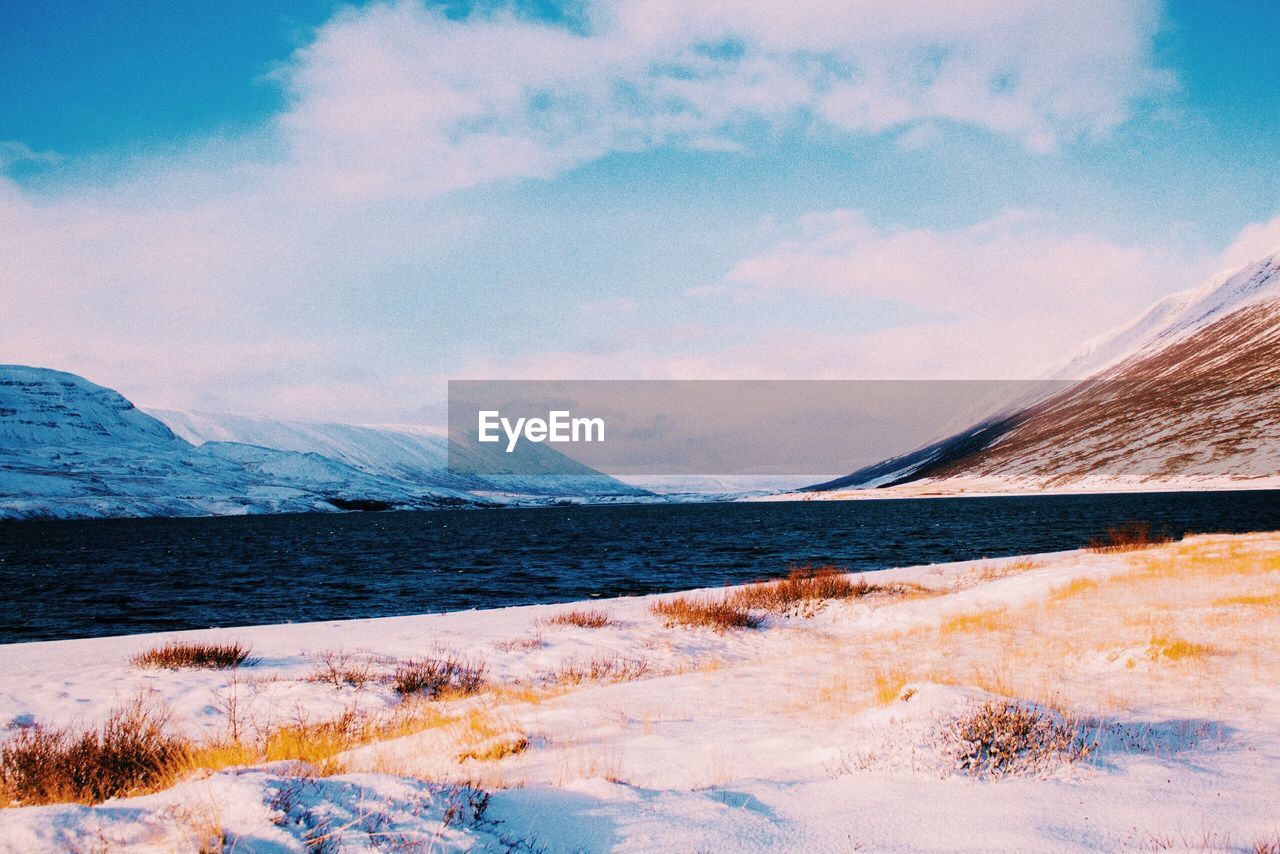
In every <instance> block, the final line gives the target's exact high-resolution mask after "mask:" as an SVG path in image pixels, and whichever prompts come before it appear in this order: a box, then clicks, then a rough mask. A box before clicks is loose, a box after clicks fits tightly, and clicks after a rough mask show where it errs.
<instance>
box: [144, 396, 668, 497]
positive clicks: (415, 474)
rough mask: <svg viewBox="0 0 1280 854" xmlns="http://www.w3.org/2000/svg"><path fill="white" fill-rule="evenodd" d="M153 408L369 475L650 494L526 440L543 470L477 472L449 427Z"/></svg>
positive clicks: (188, 425)
mask: <svg viewBox="0 0 1280 854" xmlns="http://www.w3.org/2000/svg"><path fill="white" fill-rule="evenodd" d="M148 411H149V412H150V413H151V414H152V415H154V416H155V417H156V418H159V419H160V420H161V421H163V422H165V424H167V425H168V426H169V427H170V428H171V429H172V430H173V431H174V432H175V433H177V434H178V435H179V436H181V437H182V438H184V439H186V440H187V441H188V442H191V443H192V444H195V445H203V444H204V443H206V442H238V443H241V444H247V445H258V446H261V447H266V448H275V449H277V450H281V451H296V452H299V453H310V454H323V455H324V456H326V457H329V458H330V459H333V460H337V461H338V462H341V463H344V464H345V465H348V466H351V467H352V468H356V469H359V470H360V471H362V472H365V473H367V474H370V475H374V476H377V477H382V478H390V479H392V480H395V481H403V482H405V483H408V484H414V485H419V486H431V487H435V488H441V489H450V490H457V491H470V492H476V493H484V494H486V495H489V496H491V497H498V496H503V497H517V498H518V497H525V498H536V497H542V496H551V497H559V498H563V497H580V498H585V499H596V498H603V497H640V496H643V495H646V494H647V493H646V491H645V490H644V489H641V488H638V487H634V486H628V485H627V484H625V483H622V482H621V481H618V480H615V479H613V478H611V477H608V476H606V475H602V474H600V473H598V472H594V471H592V470H591V469H588V468H586V467H585V466H582V465H580V464H578V463H576V462H574V461H573V460H571V459H569V458H568V457H566V456H564V455H563V454H561V453H559V452H558V451H556V450H554V449H552V448H551V447H549V446H547V445H545V444H543V445H538V444H527V445H526V446H524V447H522V448H521V450H520V453H521V454H524V455H538V460H537V462H536V464H534V463H531V464H529V465H527V466H526V467H527V468H528V469H530V470H533V471H537V472H539V474H537V475H516V474H510V475H497V474H495V475H489V474H486V475H478V474H474V473H472V472H470V471H468V470H467V466H465V465H455V466H454V467H453V468H452V469H451V468H450V467H449V451H450V449H449V440H448V436H447V434H446V432H445V431H444V430H443V429H435V428H431V427H422V426H416V425H403V424H389V425H366V424H337V423H315V422H303V421H284V420H280V419H274V418H263V417H257V416H247V415H232V414H228V413H214V412H193V411H182V410H175V409H150V410H148ZM465 452H466V449H465V448H460V447H458V446H455V447H454V449H453V453H455V454H458V453H465ZM525 459H527V456H526V457H525ZM472 468H478V467H474V466H473V467H472ZM543 472H545V474H543Z"/></svg>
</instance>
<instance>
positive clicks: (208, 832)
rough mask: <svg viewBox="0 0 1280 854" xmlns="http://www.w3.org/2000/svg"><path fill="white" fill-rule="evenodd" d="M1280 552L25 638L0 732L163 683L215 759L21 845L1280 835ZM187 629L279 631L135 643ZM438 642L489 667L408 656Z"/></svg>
mask: <svg viewBox="0 0 1280 854" xmlns="http://www.w3.org/2000/svg"><path fill="white" fill-rule="evenodd" d="M1278 560H1280V536H1277V535H1276V534H1252V535H1246V536H1237V537H1228V536H1203V537H1195V538H1189V539H1187V540H1184V541H1181V542H1178V543H1170V544H1167V545H1164V546H1161V547H1158V548H1148V549H1138V550H1135V551H1130V552H1114V551H1113V552H1107V553H1089V552H1067V553H1062V554H1056V555H1040V556H1035V557H1023V558H1004V559H999V560H990V561H978V562H972V563H963V564H949V565H937V566H924V567H910V568H899V569H889V570H883V571H880V572H874V573H866V574H865V575H862V576H860V577H859V579H857V580H860V581H863V582H865V583H866V585H867V586H866V587H862V588H859V587H851V588H849V589H848V590H846V591H845V592H841V591H840V590H839V589H837V588H832V589H831V590H829V591H828V592H826V593H824V594H821V593H819V591H818V590H816V589H815V590H811V591H810V594H811V595H810V596H809V597H808V598H798V595H799V594H798V593H797V592H796V591H794V589H793V592H792V594H791V595H790V596H789V597H786V596H779V597H776V598H773V597H757V598H756V599H755V600H754V601H756V602H757V603H758V604H757V607H756V608H755V610H754V611H751V612H750V613H751V614H752V615H753V616H754V622H753V624H754V627H742V626H740V627H736V628H727V629H726V628H724V627H723V626H721V627H720V630H719V631H717V630H716V629H715V627H714V625H701V624H697V623H694V624H692V625H690V624H688V623H678V622H676V621H674V620H672V619H670V618H667V617H664V616H663V614H662V613H656V612H655V611H654V606H655V605H656V604H657V603H659V602H666V603H671V602H673V601H677V597H673V596H670V595H667V596H662V597H627V598H623V599H613V600H593V601H592V602H590V603H582V604H578V605H572V604H562V605H537V606H530V607H522V608H506V609H500V610H493V611H464V612H457V613H451V614H435V615H427V616H408V617H394V618H388V619H374V620H353V621H336V622H326V623H309V624H292V625H274V626H257V627H242V628H234V629H230V628H229V629H213V630H204V631H199V632H182V633H172V634H166V635H134V636H125V637H115V638H97V639H93V640H71V641H54V642H47V643H28V644H16V645H13V646H7V647H3V648H0V652H2V653H3V655H0V738H6V739H18V738H21V737H22V733H23V732H24V731H31V730H32V727H33V725H44V726H47V727H53V728H58V727H69V728H71V731H72V732H78V731H80V730H81V729H84V728H89V727H93V726H101V725H102V724H103V722H105V721H106V720H107V719H108V718H109V716H110V715H111V714H112V710H113V709H114V708H119V707H120V706H122V705H125V704H127V703H129V702H130V701H131V699H132V698H134V697H137V696H143V697H146V698H148V699H149V700H150V701H152V702H153V703H155V704H156V706H157V707H158V708H159V709H162V710H165V711H167V712H168V713H170V714H171V717H169V718H168V719H167V720H168V726H169V727H170V728H171V730H172V731H174V732H176V733H181V734H182V736H184V737H186V738H187V739H189V740H190V742H191V745H192V747H193V751H192V754H191V755H192V756H194V757H195V759H194V760H193V761H192V763H191V764H192V766H194V767H195V768H197V769H201V770H197V771H191V770H190V769H189V768H188V769H184V773H182V774H181V775H179V779H177V780H176V781H174V783H176V785H171V784H170V781H168V780H164V781H162V782H161V783H159V784H156V785H155V786H153V787H152V788H153V789H154V791H153V793H151V794H146V793H145V792H146V789H145V788H144V789H143V791H142V792H139V793H138V794H139V795H140V796H138V797H117V798H112V799H111V800H107V801H106V802H105V803H100V804H97V805H94V806H88V805H85V804H82V803H53V804H48V805H44V806H37V805H31V806H22V807H15V808H10V809H4V810H0V850H5V851H23V852H43V851H50V852H53V851H68V850H111V851H138V852H157V851H186V850H206V851H207V850H223V851H273V852H274V851H279V852H294V851H296V852H305V851H318V850H325V851H328V850H332V851H339V850H340V851H386V850H397V851H402V850H415V851H416V850H424V851H441V852H443V851H507V852H511V851H555V852H560V851H590V852H597V851H644V852H648V851H653V852H658V851H661V852H668V851H716V852H719V851H769V852H772V851H789V852H812V851H823V852H826V851H833V852H834V851H840V852H843V851H940V850H945V851H953V850H965V851H1081V852H1092V851H1155V850H1161V851H1163V850H1178V851H1188V850H1190V851H1204V850H1211V851H1240V852H1247V851H1267V852H1270V851H1275V850H1276V846H1277V843H1278V842H1280V803H1277V799H1276V797H1275V792H1276V785H1275V777H1276V771H1275V769H1276V767H1277V764H1278V763H1280V717H1278V716H1277V715H1276V714H1275V708H1276V703H1277V699H1278V697H1280V694H1278V691H1277V686H1278V685H1280V647H1277V645H1276V644H1275V643H1274V642H1273V640H1274V637H1275V634H1276V632H1277V631H1280V608H1277V607H1276V604H1277V601H1278V600H1277V597H1278V595H1280V594H1278V592H1277V586H1276V572H1275V569H1274V568H1275V566H1276V565H1277V561H1278ZM849 581H850V582H853V581H855V579H849ZM765 589H766V591H767V590H768V588H765ZM743 595H744V591H743V589H742V588H736V589H735V588H730V589H724V588H718V589H709V590H702V591H697V592H694V593H692V594H686V596H688V597H689V600H688V601H694V602H709V603H716V602H721V601H728V602H732V601H734V599H733V598H732V597H735V596H736V597H741V596H743ZM586 618H594V619H593V620H591V621H588V619H586ZM172 641H180V642H185V643H188V644H192V643H202V644H209V643H216V644H232V643H238V644H241V645H242V646H243V647H245V648H246V651H247V652H248V653H251V655H252V656H253V658H252V659H250V660H249V661H247V662H245V663H244V664H243V665H242V666H241V667H239V668H238V669H233V670H211V669H195V668H186V669H178V670H165V669H155V668H148V667H145V666H139V665H138V664H136V663H133V662H134V661H135V656H137V655H138V654H140V653H144V652H146V651H147V650H151V649H154V648H157V647H158V646H160V645H161V644H163V643H166V642H172ZM424 659H425V660H434V661H441V660H445V659H448V660H453V661H459V662H462V663H463V666H464V667H466V668H469V672H470V673H472V674H476V673H481V676H480V677H479V678H478V679H476V680H473V683H472V684H471V686H470V687H469V688H468V689H466V690H471V691H473V692H474V693H471V694H469V695H468V694H466V693H465V690H462V689H458V690H454V691H451V692H442V693H441V694H439V695H437V696H435V697H433V696H432V695H431V694H430V693H429V692H428V690H427V689H425V688H418V687H416V685H415V684H412V683H410V684H408V686H407V685H406V682H405V678H406V674H410V675H411V674H413V673H415V672H419V671H420V669H421V668H422V665H423V662H424ZM415 662H416V664H415ZM477 681H478V682H479V684H475V682H477ZM460 695H461V696H460ZM992 709H994V710H995V711H994V712H992V711H990V710H992ZM1010 710H1012V711H1010ZM55 731H56V730H55ZM10 743H12V742H10ZM268 745H274V747H268ZM298 757H304V758H305V759H306V761H298ZM464 784H466V785H467V786H479V787H483V788H484V789H486V790H488V797H487V798H486V796H485V794H484V793H481V792H475V791H474V790H473V789H469V788H463V786H464ZM473 795H474V796H475V797H472V796H473ZM48 800H58V798H49V799H48ZM39 801H40V799H39V798H36V797H29V802H33V803H39ZM468 804H471V805H476V804H483V805H485V806H487V809H486V810H483V811H477V810H474V809H468V808H467V807H468ZM478 812H482V814H478Z"/></svg>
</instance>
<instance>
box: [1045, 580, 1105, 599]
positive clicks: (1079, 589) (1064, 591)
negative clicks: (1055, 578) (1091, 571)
mask: <svg viewBox="0 0 1280 854" xmlns="http://www.w3.org/2000/svg"><path fill="white" fill-rule="evenodd" d="M1097 589H1098V582H1097V581H1095V580H1093V579H1092V578H1088V577H1086V576H1083V575H1082V576H1079V577H1078V578H1073V579H1071V580H1070V581H1068V582H1067V583H1066V584H1061V585H1059V586H1057V587H1054V588H1053V589H1052V590H1051V591H1050V592H1049V601H1050V602H1061V601H1063V600H1064V599H1070V598H1072V597H1073V596H1079V595H1080V594H1082V593H1088V592H1091V591H1093V590H1097Z"/></svg>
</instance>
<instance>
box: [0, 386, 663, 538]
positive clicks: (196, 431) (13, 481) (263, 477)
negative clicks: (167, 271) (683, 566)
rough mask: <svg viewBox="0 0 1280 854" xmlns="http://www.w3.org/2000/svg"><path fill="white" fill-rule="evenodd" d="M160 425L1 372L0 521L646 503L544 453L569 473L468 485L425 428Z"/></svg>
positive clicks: (119, 404)
mask: <svg viewBox="0 0 1280 854" xmlns="http://www.w3.org/2000/svg"><path fill="white" fill-rule="evenodd" d="M159 414H160V415H162V416H163V417H164V418H165V419H167V420H168V422H169V424H171V425H172V426H173V428H174V429H173V430H171V429H170V428H169V426H166V424H165V423H164V421H162V420H160V419H158V418H156V417H153V416H152V415H149V414H147V413H145V412H143V411H141V410H139V409H137V408H136V407H135V406H134V405H133V404H132V403H131V402H129V401H128V400H127V399H125V398H124V397H123V396H121V395H120V394H119V393H118V392H116V391H113V390H111V389H108V388H104V387H102V386H99V385H95V384H93V383H91V382H89V381H88V380H85V379H84V378H82V377H78V376H76V375H74V374H68V373H64V372H62V371H55V370H50V369H47V368H33V367H27V366H23V365H0V519H3V518H41V517H43V518H78V517H102V516H201V515H223V514H240V513H285V512H315V511H326V512H332V511H335V510H338V509H340V508H342V507H346V506H366V507H374V508H402V509H403V508H417V509H423V508H432V507H440V506H468V505H471V506H481V505H487V506H493V505H501V504H511V503H517V504H545V503H549V502H552V501H557V500H561V499H563V498H565V497H571V498H572V499H574V500H580V501H584V502H590V501H615V500H628V499H630V500H634V499H649V498H652V496H650V495H649V494H648V493H646V492H645V491H644V490H641V489H638V488H635V487H632V486H628V485H626V484H623V483H621V482H620V481H616V480H614V479H612V478H609V477H606V476H604V475H600V474H591V473H589V472H590V470H586V471H587V473H582V469H583V467H582V466H579V465H578V464H576V463H572V461H569V460H567V458H565V457H563V456H562V455H559V454H558V453H557V452H555V451H552V450H550V449H547V448H544V447H542V446H539V447H538V451H537V452H538V453H542V454H544V455H552V456H553V457H554V458H558V459H559V460H560V461H563V463H564V466H563V467H564V468H565V471H566V473H564V474H553V475H547V476H540V477H519V476H494V477H486V478H478V477H474V476H468V475H464V474H455V473H451V472H450V471H449V470H448V468H447V448H448V444H447V441H446V439H445V438H444V437H442V436H440V435H439V434H438V433H437V432H435V431H432V430H430V429H428V428H412V427H403V426H402V427H365V426H359V425H344V424H306V423H300V422H282V421H274V420H271V419H265V418H252V417H245V416H229V415H228V416H219V415H213V414H209V413H178V412H163V411H162V412H159ZM554 462H555V459H553V460H551V464H548V465H544V466H541V467H540V469H539V470H545V471H555V470H557V469H556V468H555V465H554Z"/></svg>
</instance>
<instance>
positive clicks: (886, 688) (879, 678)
mask: <svg viewBox="0 0 1280 854" xmlns="http://www.w3.org/2000/svg"><path fill="white" fill-rule="evenodd" d="M910 681H911V680H910V678H908V675H907V674H906V673H904V672H902V671H894V672H889V671H884V670H881V671H879V672H878V673H876V687H875V691H876V700H877V702H879V703H880V704H881V705H882V706H887V705H889V704H890V703H892V702H894V701H895V700H898V699H901V698H903V697H904V696H905V694H904V692H903V690H902V689H903V688H906V687H907V683H908V682H910Z"/></svg>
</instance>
